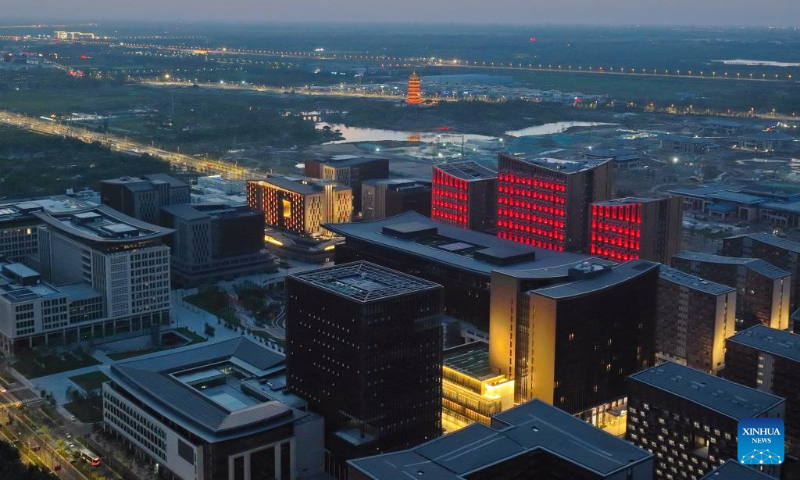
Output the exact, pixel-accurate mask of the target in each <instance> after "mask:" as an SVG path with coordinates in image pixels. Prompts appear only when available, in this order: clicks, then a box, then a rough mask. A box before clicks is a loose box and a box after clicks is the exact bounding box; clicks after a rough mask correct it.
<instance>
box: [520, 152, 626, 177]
mask: <svg viewBox="0 0 800 480" xmlns="http://www.w3.org/2000/svg"><path fill="white" fill-rule="evenodd" d="M504 156H506V157H509V158H513V159H515V160H518V161H520V162H524V163H528V164H530V165H536V166H539V167H542V168H546V169H548V170H554V171H558V172H562V173H579V172H583V171H586V170H591V169H593V168H597V167H599V166H600V165H602V164H604V163H607V162H610V161H611V159H604V160H567V159H560V158H551V157H534V158H528V157H518V156H514V155H504Z"/></svg>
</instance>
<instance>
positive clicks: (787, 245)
mask: <svg viewBox="0 0 800 480" xmlns="http://www.w3.org/2000/svg"><path fill="white" fill-rule="evenodd" d="M798 208H800V202H799V203H798ZM744 237H748V238H751V239H753V240H755V241H756V242H761V243H765V244H767V245H771V246H773V247H777V248H781V249H783V250H788V251H790V252H794V253H800V242H795V241H793V240H789V239H788V238H781V237H779V236H777V235H772V234H771V233H765V232H758V233H746V234H744V235H736V236H734V237H730V238H744ZM726 240H727V239H726Z"/></svg>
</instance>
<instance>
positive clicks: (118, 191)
mask: <svg viewBox="0 0 800 480" xmlns="http://www.w3.org/2000/svg"><path fill="white" fill-rule="evenodd" d="M191 190H192V189H191V187H190V186H189V185H188V184H186V183H183V182H181V181H180V180H177V179H175V178H173V177H170V176H169V175H165V174H163V173H155V174H152V175H144V176H142V177H120V178H115V179H112V180H103V181H102V182H100V200H101V201H102V202H103V205H108V206H109V207H111V208H113V209H114V210H116V211H118V212H122V213H124V214H125V215H128V216H129V217H133V218H136V219H139V220H142V221H144V222H148V223H155V224H157V223H158V222H159V220H160V214H161V207H165V206H167V205H180V204H184V203H189V202H190V201H191Z"/></svg>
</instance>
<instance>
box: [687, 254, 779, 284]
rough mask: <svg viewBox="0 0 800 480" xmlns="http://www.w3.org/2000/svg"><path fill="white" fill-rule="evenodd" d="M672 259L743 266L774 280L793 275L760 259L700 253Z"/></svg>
mask: <svg viewBox="0 0 800 480" xmlns="http://www.w3.org/2000/svg"><path fill="white" fill-rule="evenodd" d="M672 258H673V259H675V258H677V259H681V260H689V261H692V262H702V263H715V264H718V265H741V266H744V267H745V268H748V269H750V270H752V271H754V272H756V273H758V274H759V275H763V276H765V277H768V278H772V279H778V278H785V277H788V276H789V275H791V273H789V272H787V271H786V270H782V269H780V268H778V267H776V266H775V265H773V264H771V263H769V262H767V261H765V260H761V259H760V258H741V257H724V256H722V255H711V254H709V253H699V252H680V253H678V254H676V255H675V256H674V257H672Z"/></svg>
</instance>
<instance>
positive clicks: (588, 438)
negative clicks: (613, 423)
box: [348, 400, 654, 480]
mask: <svg viewBox="0 0 800 480" xmlns="http://www.w3.org/2000/svg"><path fill="white" fill-rule="evenodd" d="M653 460H654V457H653V455H652V454H651V453H648V452H646V451H644V450H642V449H640V448H637V447H635V446H633V445H631V444H630V443H628V442H626V441H624V440H622V439H619V438H616V437H614V436H612V435H609V434H607V433H605V432H603V431H601V430H599V429H597V428H594V427H592V426H591V425H588V424H587V423H585V422H583V421H581V420H579V419H576V418H575V417H572V416H571V415H569V414H567V413H565V412H564V411H563V410H559V409H558V408H555V407H553V406H550V405H548V404H547V403H545V402H543V401H541V400H531V401H529V402H527V403H523V404H522V405H519V406H518V407H515V408H512V409H511V410H508V411H505V412H503V413H500V414H497V415H494V416H493V417H492V420H491V422H490V424H489V425H484V424H480V423H476V424H473V425H470V426H469V427H466V428H463V429H461V430H459V431H457V432H454V433H451V434H449V435H445V436H444V437H441V438H438V439H436V440H433V441H431V442H428V443H425V444H422V445H419V446H417V447H414V448H412V449H410V450H404V451H401V452H396V453H390V454H385V455H378V456H374V457H367V458H359V459H357V460H351V461H350V462H348V463H349V473H350V475H349V479H350V480H398V479H405V478H422V479H426V478H427V479H435V480H468V479H469V480H651V479H652V478H653Z"/></svg>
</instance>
